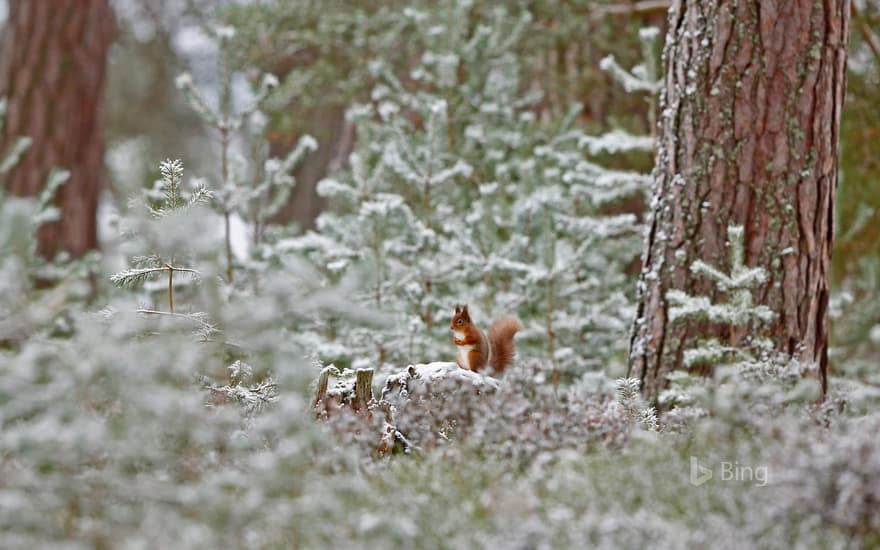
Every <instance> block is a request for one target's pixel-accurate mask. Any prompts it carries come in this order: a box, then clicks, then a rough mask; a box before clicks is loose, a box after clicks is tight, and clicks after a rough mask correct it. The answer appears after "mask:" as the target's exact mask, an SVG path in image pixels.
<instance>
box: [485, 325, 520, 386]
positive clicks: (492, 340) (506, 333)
mask: <svg viewBox="0 0 880 550" xmlns="http://www.w3.org/2000/svg"><path fill="white" fill-rule="evenodd" d="M522 328H523V324H522V323H521V322H520V320H519V319H517V318H516V317H501V318H499V319H495V320H494V321H493V322H492V324H491V325H489V346H490V349H491V350H492V351H491V355H490V361H489V363H490V364H491V365H492V367H494V368H495V372H496V373H498V374H500V373H502V372H504V369H506V368H507V367H509V366H510V365H511V364H512V363H513V356H514V354H515V353H516V348H515V347H514V343H513V336H514V335H515V334H516V332H517V331H518V330H521V329H522Z"/></svg>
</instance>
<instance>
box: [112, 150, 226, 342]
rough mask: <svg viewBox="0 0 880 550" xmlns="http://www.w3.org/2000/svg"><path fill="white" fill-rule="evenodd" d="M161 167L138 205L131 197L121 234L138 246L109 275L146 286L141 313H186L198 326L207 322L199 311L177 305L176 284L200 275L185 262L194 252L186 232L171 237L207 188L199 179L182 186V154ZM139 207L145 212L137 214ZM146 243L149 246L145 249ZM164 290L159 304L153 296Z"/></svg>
mask: <svg viewBox="0 0 880 550" xmlns="http://www.w3.org/2000/svg"><path fill="white" fill-rule="evenodd" d="M159 171H160V173H161V174H162V179H161V180H159V181H157V182H156V184H155V185H154V187H153V188H152V189H148V190H146V191H145V192H144V195H145V197H144V200H143V201H142V202H141V203H140V204H139V205H138V204H137V203H135V206H139V207H140V208H137V209H136V211H135V212H134V213H133V215H132V216H131V220H130V223H131V225H123V226H122V227H121V230H122V233H123V236H124V237H126V238H127V239H128V240H129V242H131V243H132V244H133V245H134V246H135V247H136V248H137V249H138V250H137V251H133V253H132V254H131V257H130V262H131V267H130V268H129V269H125V270H123V271H120V272H118V273H115V274H114V275H113V276H111V277H110V281H111V282H112V283H113V284H114V285H116V286H119V287H123V288H137V287H140V286H144V288H145V290H146V293H147V295H148V296H149V298H150V303H149V304H143V305H142V307H140V308H139V309H138V311H139V312H140V313H145V314H150V315H171V316H174V315H177V316H185V317H190V318H192V319H193V320H195V321H196V322H197V324H198V325H199V326H200V328H203V329H204V328H209V327H210V325H209V324H208V323H207V322H205V321H204V316H203V315H201V314H198V313H192V312H188V313H186V314H181V313H180V312H176V311H175V299H174V298H175V289H176V288H179V287H181V286H182V285H186V284H187V283H188V282H189V281H198V280H199V279H200V277H201V275H200V273H199V271H198V270H196V269H194V268H192V267H189V265H190V262H191V261H192V259H193V258H192V257H191V256H192V254H191V252H190V250H189V248H190V247H189V246H188V243H187V238H186V237H185V236H184V237H182V238H181V237H175V236H173V235H172V234H171V231H172V230H174V229H176V228H175V227H174V226H175V225H177V222H179V221H182V220H183V218H185V217H186V216H187V215H188V214H189V212H188V211H189V210H190V209H191V208H192V207H194V206H197V205H199V204H204V203H206V202H207V201H209V200H210V199H211V193H210V191H208V189H207V188H206V187H205V186H204V185H202V183H201V182H199V181H196V182H191V185H190V186H189V188H188V189H185V188H184V185H183V163H182V162H181V161H180V160H171V159H168V160H165V161H163V162H162V163H161V164H160V165H159ZM138 210H139V211H140V213H146V214H147V215H148V216H146V217H141V218H138V217H137V216H136V215H137V213H138V212H137V211H138ZM126 221H129V220H126ZM178 227H179V226H178ZM144 244H146V245H147V247H148V248H150V250H144V249H143V245H144ZM175 274H177V277H176V278H175ZM162 293H164V295H165V296H164V298H165V303H166V304H167V309H162V308H161V306H160V305H159V303H160V301H159V300H158V299H157V298H158V296H159V295H160V294H162Z"/></svg>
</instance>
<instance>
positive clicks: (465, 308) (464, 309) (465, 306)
mask: <svg viewBox="0 0 880 550" xmlns="http://www.w3.org/2000/svg"><path fill="white" fill-rule="evenodd" d="M467 306H468V305H467V304H465V305H464V308H463V309H462V311H464V312H465V313H467Z"/></svg>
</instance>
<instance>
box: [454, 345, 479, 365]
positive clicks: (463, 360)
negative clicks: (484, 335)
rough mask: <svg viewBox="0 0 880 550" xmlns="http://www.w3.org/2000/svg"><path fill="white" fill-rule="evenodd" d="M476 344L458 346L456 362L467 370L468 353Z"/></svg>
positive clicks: (469, 363)
mask: <svg viewBox="0 0 880 550" xmlns="http://www.w3.org/2000/svg"><path fill="white" fill-rule="evenodd" d="M475 347H476V346H458V364H459V365H461V366H462V367H464V368H466V369H467V370H472V369H471V360H470V353H471V351H473V349H474V348H475Z"/></svg>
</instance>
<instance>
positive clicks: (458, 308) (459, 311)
mask: <svg viewBox="0 0 880 550" xmlns="http://www.w3.org/2000/svg"><path fill="white" fill-rule="evenodd" d="M455 312H456V313H461V307H460V306H459V305H458V304H455Z"/></svg>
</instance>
